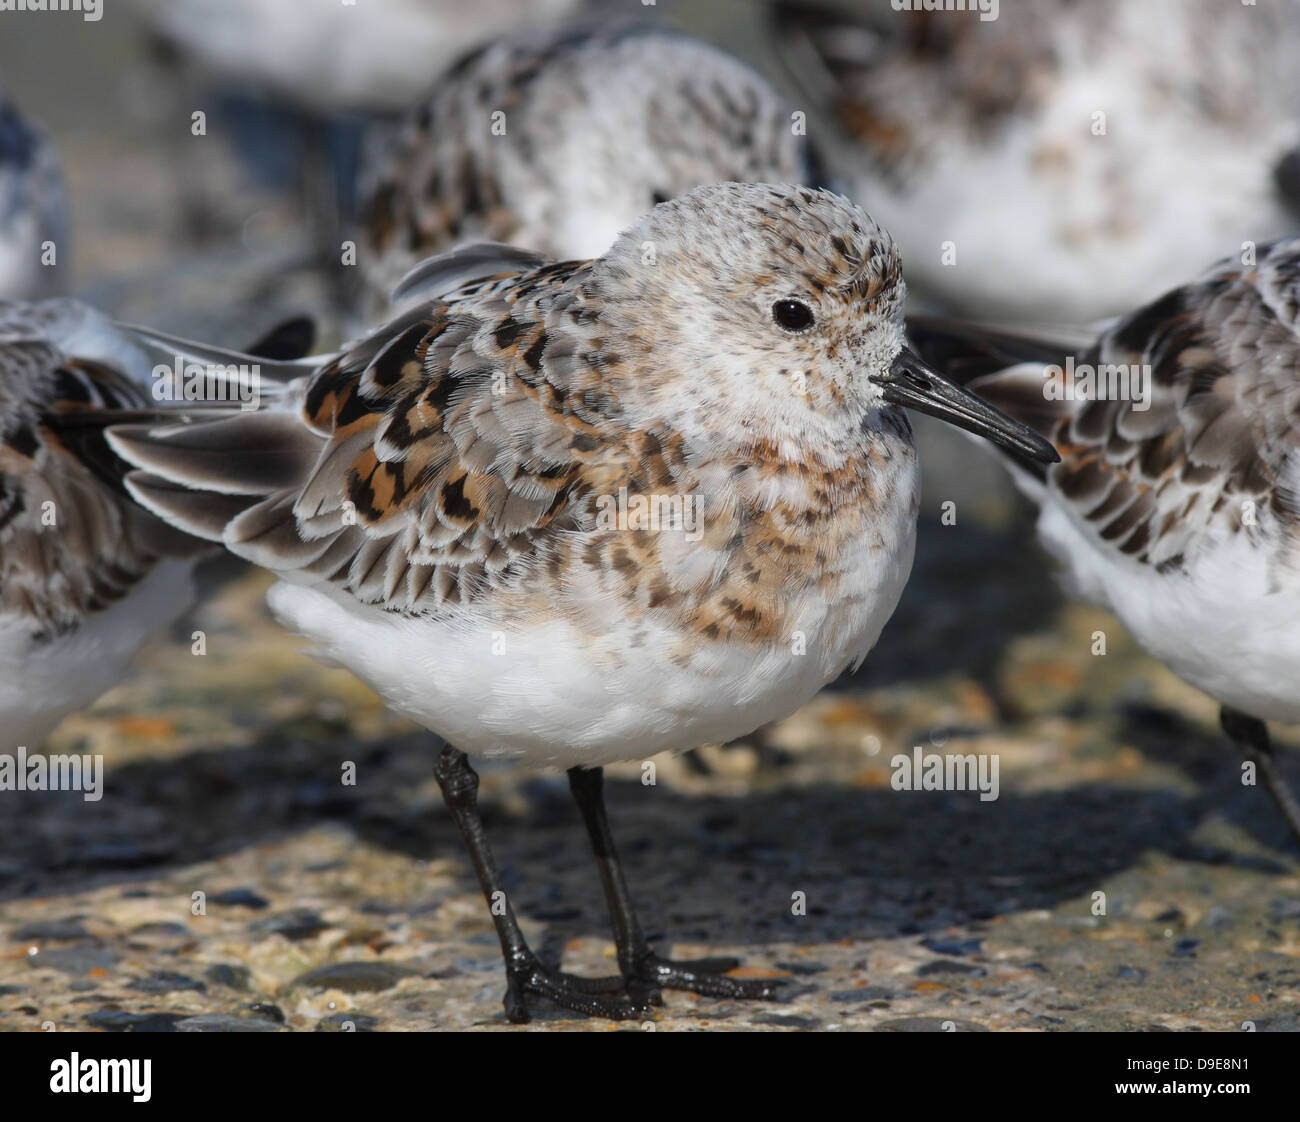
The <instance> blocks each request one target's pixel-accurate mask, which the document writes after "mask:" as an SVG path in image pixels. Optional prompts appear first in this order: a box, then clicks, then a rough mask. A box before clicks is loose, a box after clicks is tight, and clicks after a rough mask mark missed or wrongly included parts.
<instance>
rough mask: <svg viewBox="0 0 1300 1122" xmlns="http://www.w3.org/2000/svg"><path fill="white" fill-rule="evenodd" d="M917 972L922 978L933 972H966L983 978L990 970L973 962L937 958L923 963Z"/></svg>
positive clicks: (973, 976) (972, 976)
mask: <svg viewBox="0 0 1300 1122" xmlns="http://www.w3.org/2000/svg"><path fill="white" fill-rule="evenodd" d="M916 973H917V975H918V976H920V977H922V978H927V977H929V976H930V975H932V974H964V975H966V976H967V977H970V978H982V977H984V975H985V974H987V973H988V971H987V970H985V969H984V967H982V966H976V965H975V964H974V963H973V962H951V961H949V960H948V959H944V958H936V959H935V960H934V961H933V962H924V963H922V964H921V965H920V966H918V967H917V968H916Z"/></svg>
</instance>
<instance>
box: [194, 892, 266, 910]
mask: <svg viewBox="0 0 1300 1122" xmlns="http://www.w3.org/2000/svg"><path fill="white" fill-rule="evenodd" d="M208 903H209V904H220V905H221V906H222V907H225V908H252V909H254V910H255V911H260V910H261V909H262V908H267V907H270V903H269V901H268V900H267V899H266V897H264V896H259V895H258V894H257V893H256V892H254V891H253V890H252V889H251V888H229V889H227V890H226V891H225V892H217V893H214V894H213V895H211V896H209V897H208Z"/></svg>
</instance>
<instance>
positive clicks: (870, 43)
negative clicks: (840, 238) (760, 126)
mask: <svg viewBox="0 0 1300 1122" xmlns="http://www.w3.org/2000/svg"><path fill="white" fill-rule="evenodd" d="M915 6H916V7H918V8H919V7H920V6H921V5H919V4H917V5H915ZM960 6H961V7H965V8H967V9H969V10H964V11H954V10H939V11H926V12H921V11H915V12H912V11H896V10H892V9H891V6H890V5H887V4H884V3H881V4H880V5H878V6H877V7H876V8H875V9H871V10H867V11H864V12H862V13H861V14H859V15H854V16H849V15H846V14H844V13H842V12H840V13H835V14H831V13H829V12H828V11H827V10H825V9H818V8H813V7H809V6H805V5H804V4H803V3H800V2H799V0H785V2H778V3H777V5H776V7H777V11H778V25H779V28H780V33H779V36H778V40H779V42H778V46H779V48H780V49H781V50H782V52H783V54H784V58H785V60H786V62H787V64H788V66H789V68H790V69H791V70H792V71H793V72H794V73H795V74H796V75H797V76H798V77H799V78H800V79H801V80H802V84H803V86H804V87H805V90H806V92H807V93H808V95H809V96H810V98H811V100H812V101H813V103H814V104H817V105H820V106H822V107H824V109H825V111H826V113H827V115H828V116H830V117H833V118H835V119H836V121H838V124H839V126H840V131H841V132H842V133H843V134H844V135H845V136H846V138H847V139H848V143H847V144H845V145H841V146H832V145H830V143H829V139H828V142H827V145H826V146H825V147H824V149H823V156H824V158H825V159H826V161H827V164H828V166H830V168H831V170H832V172H833V173H834V174H833V181H834V182H836V183H837V185H838V186H839V187H841V188H842V189H844V190H846V193H848V194H849V195H850V196H852V197H855V198H860V199H863V200H866V201H868V202H869V203H870V206H871V209H872V212H873V213H874V214H875V215H876V217H877V218H878V219H879V220H880V221H881V222H883V223H884V224H885V225H886V226H888V227H889V229H890V230H892V231H893V233H894V236H895V237H896V238H897V239H898V242H899V245H900V247H901V248H902V250H903V252H904V253H905V254H906V255H907V261H908V274H909V280H910V281H911V283H912V285H913V288H914V289H915V290H916V292H917V293H918V294H920V295H923V296H926V297H930V298H932V299H935V300H937V301H938V302H939V303H941V304H944V305H946V306H947V309H948V310H950V311H956V312H958V313H960V314H964V315H972V316H979V317H986V318H989V317H992V318H1006V317H1012V318H1018V319H1020V320H1025V319H1030V318H1032V319H1037V320H1040V321H1043V322H1060V321H1062V320H1063V319H1064V320H1075V321H1088V320H1093V319H1097V318H1099V317H1102V316H1108V315H1117V314H1121V313H1124V312H1127V311H1128V310H1130V309H1132V308H1135V307H1138V306H1139V305H1141V304H1143V303H1146V302H1147V301H1149V300H1153V299H1154V298H1155V297H1157V296H1158V295H1159V294H1160V293H1161V292H1162V291H1165V290H1166V289H1168V288H1170V287H1172V286H1174V285H1177V284H1181V283H1183V282H1184V281H1185V280H1186V279H1187V278H1188V277H1190V276H1194V275H1196V272H1197V271H1198V270H1200V269H1201V268H1203V267H1204V265H1205V262H1207V261H1213V260H1215V259H1217V258H1218V257H1221V256H1223V255H1224V254H1226V253H1231V252H1233V251H1235V250H1236V249H1237V248H1238V247H1239V246H1240V245H1241V243H1242V242H1243V241H1246V240H1252V239H1253V240H1255V241H1257V242H1258V241H1264V240H1271V239H1275V238H1278V237H1283V236H1287V235H1289V234H1292V233H1294V232H1295V230H1296V221H1295V217H1294V215H1293V214H1291V213H1289V212H1288V203H1290V204H1291V205H1294V203H1295V201H1296V199H1295V195H1296V192H1297V189H1298V188H1300V175H1297V174H1296V172H1295V166H1294V159H1293V158H1292V157H1289V156H1288V154H1289V153H1293V152H1294V151H1295V149H1296V146H1297V144H1298V143H1300V108H1298V107H1300V68H1298V67H1297V66H1296V65H1295V59H1296V56H1297V54H1298V53H1300V5H1296V4H1258V5H1256V4H1231V3H1230V4H1224V3H1220V2H1218V0H1145V2H1143V3H1140V4H1134V3H1126V2H1121V0H1089V3H1076V2H1073V0H1055V2H1048V3H1043V2H1040V0H1034V2H1033V3H1032V4H1029V3H1022V2H1020V0H1003V2H1002V3H1001V4H1000V5H999V4H997V3H996V0H990V2H980V3H976V2H975V0H971V2H970V3H969V4H966V5H960ZM893 7H894V8H897V7H898V5H894V6H893ZM939 7H941V8H942V7H944V6H943V5H939ZM948 7H952V6H948ZM981 9H984V11H983V12H982V11H981ZM989 14H992V15H994V16H995V17H996V18H993V19H989V18H987V16H988V15H989ZM982 15H983V16H984V17H985V18H981V16H982ZM827 131H830V130H827ZM820 135H821V133H820V132H819V136H820ZM1287 192H1289V193H1290V195H1291V198H1290V199H1289V200H1288V198H1287V197H1286V193H1287ZM1120 263H1122V264H1120Z"/></svg>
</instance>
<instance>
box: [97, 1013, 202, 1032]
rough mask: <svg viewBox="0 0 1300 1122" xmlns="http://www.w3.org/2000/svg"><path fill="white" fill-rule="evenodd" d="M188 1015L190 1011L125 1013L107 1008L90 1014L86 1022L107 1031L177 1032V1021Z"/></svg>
mask: <svg viewBox="0 0 1300 1122" xmlns="http://www.w3.org/2000/svg"><path fill="white" fill-rule="evenodd" d="M188 1016H189V1014H188V1013H124V1012H121V1011H119V1010H116V1009H105V1010H101V1011H100V1012H98V1013H91V1014H89V1015H88V1016H87V1017H86V1024H88V1025H90V1027H91V1028H97V1029H103V1030H104V1031H105V1032H175V1031H176V1023H177V1022H178V1021H183V1020H185V1019H186V1017H188Z"/></svg>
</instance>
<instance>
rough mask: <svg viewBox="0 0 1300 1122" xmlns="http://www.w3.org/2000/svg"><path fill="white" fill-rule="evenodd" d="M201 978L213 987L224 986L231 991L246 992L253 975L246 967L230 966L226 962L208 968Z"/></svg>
mask: <svg viewBox="0 0 1300 1122" xmlns="http://www.w3.org/2000/svg"><path fill="white" fill-rule="evenodd" d="M203 976H204V977H205V978H206V979H207V980H208V981H209V982H211V983H212V984H213V985H214V986H225V987H226V988H227V989H232V990H246V989H248V988H249V987H250V986H251V985H252V983H253V975H252V974H251V973H250V972H249V969H248V967H247V966H232V965H231V964H230V963H226V962H218V963H216V964H214V965H212V966H209V967H208V968H207V969H206V970H205V971H204V972H203Z"/></svg>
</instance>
